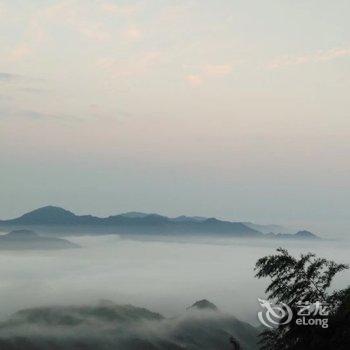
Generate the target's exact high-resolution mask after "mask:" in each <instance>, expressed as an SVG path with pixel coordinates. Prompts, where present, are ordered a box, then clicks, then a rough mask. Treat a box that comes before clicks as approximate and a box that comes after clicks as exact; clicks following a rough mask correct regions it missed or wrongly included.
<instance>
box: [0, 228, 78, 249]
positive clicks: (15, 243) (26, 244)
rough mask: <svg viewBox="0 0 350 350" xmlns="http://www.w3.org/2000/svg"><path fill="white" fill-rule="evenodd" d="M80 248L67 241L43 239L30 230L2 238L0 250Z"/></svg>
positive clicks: (0, 239) (15, 232) (11, 233)
mask: <svg viewBox="0 0 350 350" xmlns="http://www.w3.org/2000/svg"><path fill="white" fill-rule="evenodd" d="M70 248H79V246H78V245H77V244H74V243H72V242H70V241H68V240H66V239H61V238H53V237H42V236H39V235H38V234H37V233H35V232H33V231H30V230H16V231H12V232H10V233H8V234H5V235H2V236H0V250H28V249H30V250H32V249H33V250H37V249H38V250H48V249H50V250H51V249H70Z"/></svg>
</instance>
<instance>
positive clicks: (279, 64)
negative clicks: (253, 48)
mask: <svg viewBox="0 0 350 350" xmlns="http://www.w3.org/2000/svg"><path fill="white" fill-rule="evenodd" d="M341 57H350V48H333V49H330V50H319V51H317V52H314V53H310V54H305V55H285V56H281V57H279V58H277V59H275V60H273V61H272V62H270V63H269V64H268V65H267V68H268V69H280V68H284V67H289V66H298V65H303V64H309V63H320V62H327V61H332V60H335V59H338V58H341Z"/></svg>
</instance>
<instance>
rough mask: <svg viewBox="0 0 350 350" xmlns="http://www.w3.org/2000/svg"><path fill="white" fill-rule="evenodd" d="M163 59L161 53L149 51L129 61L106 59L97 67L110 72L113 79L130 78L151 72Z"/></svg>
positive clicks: (100, 61) (98, 63) (130, 58)
mask: <svg viewBox="0 0 350 350" xmlns="http://www.w3.org/2000/svg"><path fill="white" fill-rule="evenodd" d="M161 57H162V54H161V52H159V51H147V52H144V53H141V54H139V55H137V56H135V57H129V58H128V59H127V60H121V59H116V58H113V57H105V58H101V59H99V60H98V61H97V67H98V68H100V69H103V70H105V71H107V72H109V74H111V75H112V76H113V77H130V76H135V75H142V74H146V73H148V72H150V71H151V70H152V69H153V68H154V67H157V65H158V63H159V62H160V60H161Z"/></svg>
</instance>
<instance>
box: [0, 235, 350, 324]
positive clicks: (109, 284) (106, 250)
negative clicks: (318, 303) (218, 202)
mask: <svg viewBox="0 0 350 350" xmlns="http://www.w3.org/2000/svg"><path fill="white" fill-rule="evenodd" d="M69 239H70V240H71V241H72V242H75V243H77V244H79V245H80V246H82V248H81V249H74V250H66V251H26V252H0V273H1V276H2V282H1V284H0V298H1V300H2V301H3V302H2V308H1V317H2V318H4V317H6V316H8V315H9V314H11V313H13V312H15V311H17V310H19V309H23V308H27V307H33V306H44V305H52V304H56V305H57V304H62V305H63V304H81V303H91V302H96V301H97V300H99V299H110V300H112V301H114V302H116V303H118V304H133V305H137V306H143V307H147V308H149V309H151V310H153V311H155V312H160V313H161V314H164V315H165V316H176V315H179V314H180V313H182V312H183V310H184V308H185V307H186V306H189V305H191V304H192V303H193V302H194V301H196V300H199V299H203V298H206V299H209V300H210V301H212V302H214V303H215V304H216V305H217V306H218V307H219V309H222V310H225V311H226V312H230V313H232V314H234V315H235V316H236V317H238V318H240V319H242V320H245V321H248V322H251V323H257V322H256V311H257V309H258V302H257V298H258V297H264V288H265V287H266V285H267V281H265V280H257V279H256V278H254V271H253V269H254V264H255V262H256V260H257V259H258V258H259V257H261V256H264V255H266V254H271V253H273V251H274V250H275V248H276V247H278V246H280V245H283V247H286V248H288V249H290V251H291V253H293V254H299V253H300V252H306V251H313V252H315V253H317V254H318V255H320V256H324V257H327V258H332V259H335V260H336V261H337V262H344V263H349V262H350V258H349V254H348V252H349V247H350V246H349V243H347V242H335V241H334V242H328V241H323V242H299V243H298V242H276V241H264V242H262V241H260V242H254V241H247V240H246V241H238V240H228V239H225V240H220V239H215V240H214V239H206V240H205V241H204V240H198V239H193V240H187V242H185V241H175V240H172V241H171V240H169V239H163V240H162V239H160V238H158V239H157V240H152V239H148V240H146V239H144V238H142V237H140V238H139V239H138V240H136V239H133V240H131V239H125V238H124V239H121V238H120V237H119V236H116V235H110V236H100V237H74V238H73V237H70V238H69ZM349 277H350V274H349V273H348V272H345V273H343V274H342V276H340V277H339V278H338V279H336V281H335V287H339V288H340V287H343V286H345V285H346V283H347V282H348V281H349Z"/></svg>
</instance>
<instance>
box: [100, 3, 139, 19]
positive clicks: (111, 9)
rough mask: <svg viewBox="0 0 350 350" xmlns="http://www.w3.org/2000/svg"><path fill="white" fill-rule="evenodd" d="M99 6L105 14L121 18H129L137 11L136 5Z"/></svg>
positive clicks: (108, 4)
mask: <svg viewBox="0 0 350 350" xmlns="http://www.w3.org/2000/svg"><path fill="white" fill-rule="evenodd" d="M100 6H101V9H102V10H103V11H105V12H108V13H111V14H116V15H122V16H131V15H133V14H135V13H136V12H138V10H139V6H137V5H120V4H114V3H110V2H102V3H101V4H100Z"/></svg>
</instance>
